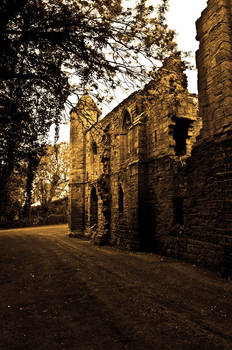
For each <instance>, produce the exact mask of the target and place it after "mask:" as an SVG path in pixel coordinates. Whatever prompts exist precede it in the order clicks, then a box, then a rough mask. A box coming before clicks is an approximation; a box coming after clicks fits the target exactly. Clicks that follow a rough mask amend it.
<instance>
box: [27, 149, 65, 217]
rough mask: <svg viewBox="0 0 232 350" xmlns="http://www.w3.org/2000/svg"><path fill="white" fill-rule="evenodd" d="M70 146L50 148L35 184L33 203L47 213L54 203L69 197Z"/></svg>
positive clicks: (37, 172) (38, 170) (42, 159)
mask: <svg viewBox="0 0 232 350" xmlns="http://www.w3.org/2000/svg"><path fill="white" fill-rule="evenodd" d="M68 181H69V145H68V144H67V143H64V142H63V143H59V144H58V145H56V146H48V147H47V150H46V154H45V155H44V156H42V157H41V160H40V163H39V166H38V168H37V171H36V173H35V178H34V182H33V202H34V203H38V205H40V206H41V209H42V211H44V212H45V211H47V210H48V208H49V206H50V204H51V203H52V201H54V200H55V199H59V198H64V197H67V196H68Z"/></svg>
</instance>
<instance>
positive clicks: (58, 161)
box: [1, 142, 69, 224]
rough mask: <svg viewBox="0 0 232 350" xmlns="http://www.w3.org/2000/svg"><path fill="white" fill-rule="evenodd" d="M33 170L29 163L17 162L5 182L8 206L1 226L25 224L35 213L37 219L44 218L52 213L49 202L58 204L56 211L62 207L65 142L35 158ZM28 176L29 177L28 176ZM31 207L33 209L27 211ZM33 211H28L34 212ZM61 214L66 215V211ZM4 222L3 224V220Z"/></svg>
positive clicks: (66, 161)
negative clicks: (6, 182) (16, 223)
mask: <svg viewBox="0 0 232 350" xmlns="http://www.w3.org/2000/svg"><path fill="white" fill-rule="evenodd" d="M37 162H38V163H37V164H36V167H35V168H34V167H31V166H30V162H29V163H24V162H21V163H20V164H19V165H18V167H17V169H15V170H14V172H13V173H12V174H11V178H10V179H9V181H8V183H9V191H8V203H7V207H6V209H5V212H4V214H5V217H4V218H2V220H1V221H2V224H3V223H4V221H5V224H7V223H10V222H12V223H13V222H15V221H16V222H17V221H19V223H20V222H21V221H22V219H23V222H27V221H26V220H25V219H26V218H28V217H31V222H33V221H34V219H35V218H33V216H34V214H35V212H36V213H37V214H38V215H39V216H43V217H45V218H46V217H47V216H48V215H49V214H51V213H53V212H54V208H53V207H54V206H53V202H54V201H56V202H58V201H59V200H62V199H64V201H63V202H62V201H60V203H58V206H59V207H60V208H59V211H60V210H62V207H63V206H66V199H67V196H68V181H69V145H68V144H67V143H65V142H63V143H59V144H57V145H55V146H51V145H48V146H47V147H46V148H44V149H43V154H41V155H40V156H39V155H38V156H37ZM28 173H29V174H28ZM32 204H33V207H31V206H32ZM35 207H36V208H37V209H36V210H32V209H34V208H35ZM63 211H64V212H62V214H63V215H66V209H65V208H64V210H63ZM3 219H6V220H3Z"/></svg>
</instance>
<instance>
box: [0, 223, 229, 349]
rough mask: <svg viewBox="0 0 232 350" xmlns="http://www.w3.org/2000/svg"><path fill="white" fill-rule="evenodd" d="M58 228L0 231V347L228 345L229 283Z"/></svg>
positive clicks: (198, 346) (192, 268) (158, 257)
mask: <svg viewBox="0 0 232 350" xmlns="http://www.w3.org/2000/svg"><path fill="white" fill-rule="evenodd" d="M66 233H67V227H66V226H47V227H37V228H25V229H15V230H6V231H5V230H4V231H0V349H4V350H13V349H17V350H19V349H20V350H21V349H22V350H29V349H30V350H37V349H39V350H70V349H77V350H82V349H83V350H104V349H107V350H108V349H109V350H110V349H112V350H116V349H117V350H123V349H128V350H129V349H133V350H140V349H141V350H142V349H145V350H147V349H155V350H160V349H162V350H164V349H170V350H182V349H183V350H191V349H192V350H196V349H197V350H200V349H210V350H214V349H218V350H222V349H228V350H229V349H230V350H231V349H232V282H231V281H225V280H222V279H221V278H220V277H218V276H216V275H215V274H212V273H210V272H207V271H205V270H204V269H199V268H197V267H195V266H192V265H188V264H185V263H181V262H177V261H175V260H173V259H168V258H163V257H161V256H158V255H152V254H142V253H140V254H139V253H137V254H134V253H128V252H123V251H119V250H116V249H113V248H106V247H105V248H99V247H96V246H93V245H91V244H90V243H89V242H86V241H81V240H78V239H71V238H69V237H67V235H66Z"/></svg>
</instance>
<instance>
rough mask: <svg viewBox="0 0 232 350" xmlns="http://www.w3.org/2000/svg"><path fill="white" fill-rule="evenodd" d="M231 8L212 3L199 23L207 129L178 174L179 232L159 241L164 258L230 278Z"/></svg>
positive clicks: (202, 101)
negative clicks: (168, 256)
mask: <svg viewBox="0 0 232 350" xmlns="http://www.w3.org/2000/svg"><path fill="white" fill-rule="evenodd" d="M231 9H232V4H231V2H230V1H214V0H210V1H208V7H207V8H206V9H205V11H203V13H202V16H201V18H200V19H199V20H198V22H197V30H198V35H197V38H198V40H200V48H199V51H198V53H197V66H198V77H199V78H198V85H199V103H200V105H199V113H200V115H201V116H202V118H203V128H202V129H201V137H200V138H199V140H198V142H197V143H196V144H195V145H194V148H193V151H192V155H191V157H190V158H188V159H187V160H186V164H185V165H184V167H182V170H181V169H180V167H179V169H178V170H177V171H176V174H177V176H176V184H177V186H178V187H179V191H178V190H177V188H176V189H173V190H174V191H176V193H177V196H179V198H181V200H182V210H183V225H181V226H182V227H181V230H180V231H178V230H177V231H176V232H175V231H170V232H169V234H168V235H166V236H165V235H163V236H161V237H159V236H157V239H158V242H157V243H158V245H159V248H160V250H161V251H162V252H164V253H165V254H170V255H173V256H176V257H178V258H183V259H185V260H188V261H191V262H194V263H198V264H200V265H205V266H208V267H209V268H211V269H215V270H221V272H222V274H223V275H225V276H227V275H231V274H232V156H231V154H232V137H231V134H232V99H231V96H232V89H231V87H232V86H231V84H232V50H231V42H232V41H231V38H232V37H231V23H232V22H231ZM170 210H171V207H170ZM158 221H160V220H158ZM162 226H163V225H162ZM179 228H180V227H179Z"/></svg>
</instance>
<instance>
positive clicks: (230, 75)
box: [196, 0, 232, 138]
mask: <svg viewBox="0 0 232 350" xmlns="http://www.w3.org/2000/svg"><path fill="white" fill-rule="evenodd" d="M231 23H232V2H231V0H208V5H207V8H206V9H205V10H204V11H203V12H202V14H201V17H200V18H199V19H198V21H197V40H199V41H200V47H199V50H198V52H197V54H196V61H197V68H198V90H199V111H200V116H202V118H203V129H202V137H203V138H209V137H213V136H214V135H216V134H222V133H226V132H227V131H229V130H231V124H232V26H231Z"/></svg>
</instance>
